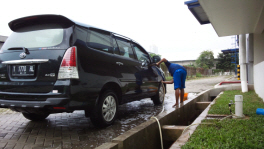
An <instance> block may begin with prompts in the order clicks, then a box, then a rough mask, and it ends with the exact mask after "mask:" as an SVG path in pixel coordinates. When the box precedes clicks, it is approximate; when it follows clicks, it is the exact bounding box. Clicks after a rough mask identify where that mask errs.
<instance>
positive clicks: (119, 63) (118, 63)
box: [116, 62, 124, 66]
mask: <svg viewBox="0 0 264 149" xmlns="http://www.w3.org/2000/svg"><path fill="white" fill-rule="evenodd" d="M116 64H117V65H119V66H120V65H124V64H123V63H121V62H116Z"/></svg>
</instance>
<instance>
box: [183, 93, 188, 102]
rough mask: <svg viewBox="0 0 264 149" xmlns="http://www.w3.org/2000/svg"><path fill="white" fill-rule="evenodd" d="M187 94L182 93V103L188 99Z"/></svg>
mask: <svg viewBox="0 0 264 149" xmlns="http://www.w3.org/2000/svg"><path fill="white" fill-rule="evenodd" d="M187 97H188V93H184V97H183V101H185V100H187V99H188V98H187Z"/></svg>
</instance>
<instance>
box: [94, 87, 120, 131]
mask: <svg viewBox="0 0 264 149" xmlns="http://www.w3.org/2000/svg"><path fill="white" fill-rule="evenodd" d="M117 101H118V100H117V96H116V94H115V92H113V91H112V90H107V91H105V92H103V93H102V94H101V96H100V98H99V103H98V104H97V106H96V108H95V110H94V112H92V115H91V117H90V119H91V121H92V123H93V124H94V125H95V126H98V127H106V126H109V125H111V124H113V123H114V121H115V119H116V116H117V108H118V102H117Z"/></svg>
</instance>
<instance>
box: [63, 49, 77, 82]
mask: <svg viewBox="0 0 264 149" xmlns="http://www.w3.org/2000/svg"><path fill="white" fill-rule="evenodd" d="M58 79H79V74H78V69H77V47H70V48H69V49H67V51H66V52H65V54H64V56H63V59H62V62H61V66H60V69H59V74H58Z"/></svg>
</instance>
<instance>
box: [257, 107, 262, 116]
mask: <svg viewBox="0 0 264 149" xmlns="http://www.w3.org/2000/svg"><path fill="white" fill-rule="evenodd" d="M256 113H257V115H264V109H261V108H257V111H256Z"/></svg>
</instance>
